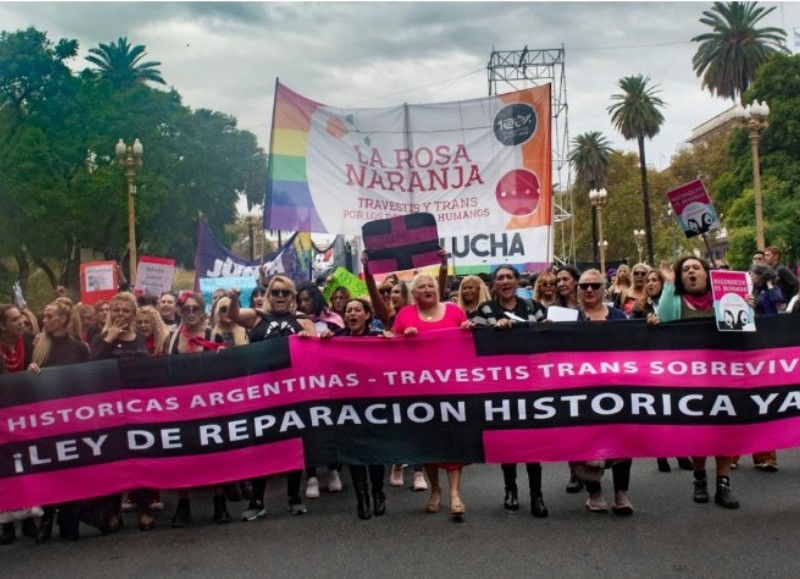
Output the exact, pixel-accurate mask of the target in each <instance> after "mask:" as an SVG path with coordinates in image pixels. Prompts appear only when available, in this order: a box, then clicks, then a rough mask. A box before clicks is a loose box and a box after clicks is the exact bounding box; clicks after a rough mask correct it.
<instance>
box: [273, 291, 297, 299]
mask: <svg viewBox="0 0 800 579" xmlns="http://www.w3.org/2000/svg"><path fill="white" fill-rule="evenodd" d="M269 295H271V296H272V297H274V298H288V297H289V296H290V295H292V290H288V289H273V290H269Z"/></svg>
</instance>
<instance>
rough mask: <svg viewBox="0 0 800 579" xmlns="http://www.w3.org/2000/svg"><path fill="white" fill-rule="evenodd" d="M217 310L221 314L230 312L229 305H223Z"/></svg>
mask: <svg viewBox="0 0 800 579" xmlns="http://www.w3.org/2000/svg"><path fill="white" fill-rule="evenodd" d="M217 311H218V312H219V313H220V314H227V313H228V306H222V307H221V308H218V309H217Z"/></svg>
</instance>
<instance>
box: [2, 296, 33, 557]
mask: <svg viewBox="0 0 800 579" xmlns="http://www.w3.org/2000/svg"><path fill="white" fill-rule="evenodd" d="M0 355H1V356H2V357H0V374H3V373H12V372H22V371H24V370H25V369H26V368H27V367H28V364H30V363H31V358H32V357H33V338H32V336H30V335H29V334H26V333H25V318H24V317H23V315H22V313H20V311H19V309H17V307H16V306H12V305H10V304H0ZM37 530H38V529H37V527H36V522H35V521H34V520H33V519H25V520H24V521H23V522H22V534H23V535H25V536H26V537H30V538H32V539H35V538H36V533H37ZM16 539H17V533H16V527H15V524H14V523H3V529H2V534H0V545H8V544H10V543H13V542H14V541H15V540H16Z"/></svg>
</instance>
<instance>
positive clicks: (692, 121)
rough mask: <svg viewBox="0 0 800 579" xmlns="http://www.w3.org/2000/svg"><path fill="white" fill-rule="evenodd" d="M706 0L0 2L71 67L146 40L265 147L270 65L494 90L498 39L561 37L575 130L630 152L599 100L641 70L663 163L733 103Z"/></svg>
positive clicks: (653, 145) (297, 78) (389, 98)
mask: <svg viewBox="0 0 800 579" xmlns="http://www.w3.org/2000/svg"><path fill="white" fill-rule="evenodd" d="M711 5H712V3H711V2H637V3H623V2H590V3H585V2H584V3H578V2H575V3H566V2H559V3H550V2H509V3H502V2H420V3H394V2H390V3H378V2H352V3H351V2H341V3H340V2H324V3H294V2H290V3H282V2H269V3H267V2H263V3H262V2H246V3H240V2H222V3H211V2H187V3H161V2H136V3H127V2H85V3H81V2H57V3H50V2H42V3H35V2H0V26H2V29H3V30H5V31H14V30H17V29H21V28H26V27H28V26H33V27H35V28H37V29H39V30H42V31H46V32H47V33H48V36H49V38H50V39H51V40H53V41H57V40H58V39H60V38H70V39H72V38H74V39H77V40H78V41H79V44H80V48H79V57H78V58H77V59H76V60H75V62H74V63H73V64H72V66H73V67H74V68H76V69H82V68H84V67H86V66H88V65H89V63H87V62H86V61H85V60H84V57H85V56H86V54H87V51H88V49H89V48H91V47H94V46H97V45H98V44H99V43H101V42H103V43H109V42H113V41H116V39H117V38H119V37H121V36H124V37H127V38H128V39H129V41H131V43H132V44H143V45H145V46H146V48H147V52H148V55H147V59H148V60H157V61H160V62H161V67H160V70H161V72H162V74H163V76H164V78H165V79H166V81H167V83H168V84H169V85H170V86H172V87H174V88H175V89H177V90H178V92H180V94H181V95H182V96H183V98H184V103H185V104H187V105H188V106H190V107H192V108H210V109H213V110H217V111H221V112H225V113H228V114H231V115H234V116H235V117H237V118H238V120H239V126H240V128H243V129H246V130H249V131H251V132H253V133H255V134H256V136H257V137H258V140H259V143H260V145H261V146H262V147H264V149H265V150H266V149H268V145H269V131H270V122H271V115H272V104H273V97H274V86H275V79H276V77H279V78H280V79H281V82H282V83H283V84H285V85H287V86H288V87H289V88H291V89H293V90H295V91H297V92H299V93H301V94H303V95H304V96H307V97H308V98H311V99H313V100H316V101H319V102H322V103H324V104H328V105H333V106H340V107H380V106H392V105H396V104H399V103H402V102H408V103H424V102H442V101H452V100H461V99H469V98H476V97H482V96H486V95H487V94H488V72H487V63H488V62H489V58H490V55H491V52H492V50H493V49H496V50H521V49H522V48H523V47H524V46H525V45H527V46H528V48H529V49H530V50H535V49H545V48H560V47H561V46H562V45H563V47H564V49H565V62H566V66H565V72H566V94H567V104H568V107H569V112H568V131H569V136H570V139H572V138H574V137H575V136H576V135H578V134H579V133H582V132H585V131H590V130H599V131H602V132H603V133H604V134H605V135H606V136H607V138H608V139H609V141H610V142H611V144H612V146H614V147H615V148H621V149H625V150H630V151H635V150H636V144H635V141H627V142H626V141H624V140H623V139H622V137H621V136H620V135H618V133H617V132H616V131H615V130H614V129H613V127H612V126H611V123H610V121H609V116H608V113H607V111H606V108H607V107H608V106H609V104H610V98H609V97H610V95H612V94H614V93H617V92H619V90H618V87H617V81H618V80H619V79H620V78H622V77H623V76H628V75H634V74H640V73H641V74H645V75H649V76H650V77H652V80H653V82H654V83H655V84H657V85H659V86H660V89H661V94H660V95H659V96H661V98H663V99H664V100H665V101H666V103H667V104H668V107H667V109H666V110H665V111H664V116H665V118H666V121H665V123H664V125H663V126H662V129H661V132H660V134H659V135H658V136H657V137H656V138H655V139H653V141H652V142H650V143H648V145H647V157H648V162H649V163H652V164H653V165H654V166H655V167H656V168H659V169H661V168H664V167H666V166H667V165H668V163H669V159H670V157H671V156H672V155H673V154H674V153H675V151H676V150H677V149H678V148H679V147H680V146H681V145H682V144H683V142H684V141H685V140H686V139H687V137H688V136H689V135H690V133H691V131H692V129H693V128H694V127H696V126H697V125H699V124H701V123H702V122H704V121H705V120H707V119H709V118H710V117H712V116H714V115H715V114H718V113H720V112H722V111H724V110H726V109H727V108H728V107H729V106H730V105H731V103H730V101H724V100H722V99H717V98H713V97H712V96H711V95H710V93H708V92H706V91H702V90H701V88H700V81H699V79H697V77H696V76H695V74H694V72H693V71H692V66H691V59H692V56H693V54H694V52H695V51H696V47H697V44H696V43H692V42H691V41H690V38H691V37H692V36H694V35H696V34H700V33H702V32H705V31H706V29H707V27H705V26H703V25H702V24H700V22H699V18H700V16H701V14H702V12H703V10H706V9H709V8H710V7H711ZM763 5H765V6H778V8H777V9H776V10H775V11H774V12H773V13H772V14H770V15H769V16H768V17H767V19H765V20H764V21H762V25H764V26H780V27H783V28H784V29H785V30H786V31H787V34H788V37H787V41H788V46H789V48H790V49H791V50H792V51H794V50H795V46H794V35H793V28H795V27H798V26H800V3H793V2H787V3H774V2H772V3H763ZM513 88H514V87H508V88H507V89H504V90H501V91H500V92H506V91H507V90H513ZM516 88H524V87H523V86H521V85H517V86H516ZM115 139H116V136H112V138H111V140H110V141H109V142H112V141H115ZM112 145H113V143H112ZM112 145H109V146H110V147H111V146H112ZM145 147H146V144H145Z"/></svg>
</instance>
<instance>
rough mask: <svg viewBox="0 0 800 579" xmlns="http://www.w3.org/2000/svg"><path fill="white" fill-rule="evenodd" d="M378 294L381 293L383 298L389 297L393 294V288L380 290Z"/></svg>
mask: <svg viewBox="0 0 800 579" xmlns="http://www.w3.org/2000/svg"><path fill="white" fill-rule="evenodd" d="M378 292H379V293H380V294H381V295H382V296H388V295H389V294H391V293H392V288H390V287H385V288H382V289H379V290H378Z"/></svg>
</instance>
